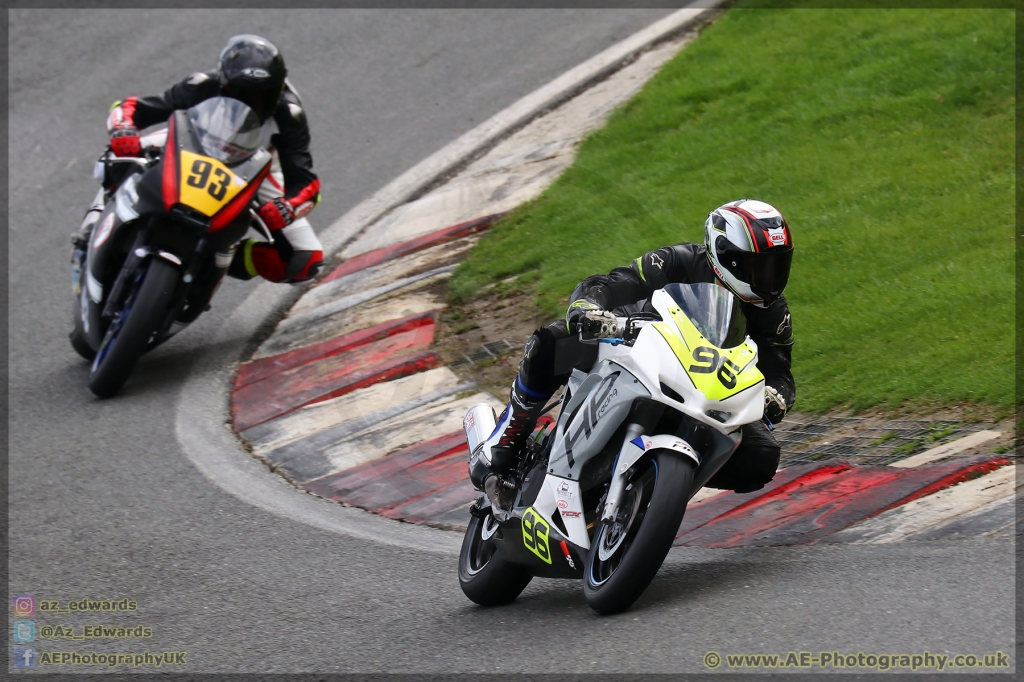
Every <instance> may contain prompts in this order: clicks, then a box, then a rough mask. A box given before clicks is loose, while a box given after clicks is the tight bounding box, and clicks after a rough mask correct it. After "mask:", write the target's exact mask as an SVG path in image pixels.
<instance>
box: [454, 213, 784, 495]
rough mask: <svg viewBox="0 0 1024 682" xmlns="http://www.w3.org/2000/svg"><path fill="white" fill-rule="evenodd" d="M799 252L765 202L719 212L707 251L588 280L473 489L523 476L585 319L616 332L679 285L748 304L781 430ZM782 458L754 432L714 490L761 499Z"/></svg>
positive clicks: (750, 429)
mask: <svg viewBox="0 0 1024 682" xmlns="http://www.w3.org/2000/svg"><path fill="white" fill-rule="evenodd" d="M792 252H793V239H792V235H791V234H790V231H789V226H788V224H787V223H786V221H785V219H784V218H783V217H782V215H781V214H780V213H779V212H778V211H777V210H776V209H775V208H773V207H772V206H770V205H768V204H765V203H763V202H760V201H753V200H740V201H736V202H732V203H729V204H725V205H724V206H721V207H719V208H718V209H716V210H715V211H712V213H711V214H710V215H709V216H708V219H707V222H706V223H705V243H704V244H690V243H681V244H675V245H673V246H665V247H662V248H660V249H657V250H655V251H650V252H648V253H646V254H644V255H643V256H640V257H639V258H637V259H636V260H634V261H633V262H632V263H630V265H629V266H626V267H619V268H615V269H613V270H612V271H611V272H610V273H608V274H606V275H605V274H601V275H593V276H591V277H588V278H586V279H584V280H583V281H582V282H580V283H579V284H578V285H577V286H576V288H575V289H574V290H573V293H572V296H571V303H570V305H569V310H568V313H567V314H566V317H565V319H561V320H557V321H554V322H552V323H551V324H548V325H547V326H544V327H541V328H540V329H538V330H537V331H536V332H534V334H533V335H532V336H531V337H530V339H529V340H528V341H527V343H526V347H525V350H524V354H523V360H522V362H521V363H520V366H519V375H518V376H517V377H516V380H515V382H514V383H513V385H512V390H511V392H510V395H509V404H508V406H507V407H506V408H505V411H504V412H502V414H501V416H500V417H499V419H498V425H497V427H496V428H495V431H494V433H492V434H491V436H490V437H489V438H488V439H487V441H486V443H485V446H484V448H483V451H482V453H481V456H480V459H479V461H473V462H471V463H470V476H471V479H472V480H473V483H474V484H475V485H476V486H477V487H478V488H479V489H481V490H483V489H485V486H486V482H487V479H489V478H492V477H494V476H495V475H497V476H501V475H505V474H507V473H508V472H509V471H510V470H512V469H514V468H515V466H516V464H517V462H518V460H519V458H520V456H521V455H522V451H523V448H524V446H525V444H526V438H527V436H528V435H529V434H530V433H531V432H532V431H533V426H534V424H535V423H536V420H537V418H538V417H539V416H540V412H541V411H542V410H543V406H544V405H545V403H546V402H547V400H548V399H549V398H550V397H551V396H552V395H553V394H554V393H555V391H557V390H558V389H559V388H560V387H561V386H563V385H564V384H565V382H566V381H567V380H568V378H569V374H570V373H571V371H572V368H571V367H570V368H569V369H568V371H565V372H564V373H560V374H558V373H556V370H555V355H556V353H555V348H556V345H557V344H558V342H559V341H561V340H563V339H568V338H569V337H570V336H573V335H575V334H576V333H578V330H579V328H580V325H581V323H582V322H583V320H584V319H585V318H589V319H591V320H596V321H607V322H608V323H609V324H611V325H614V324H615V322H616V319H615V314H614V312H612V311H616V310H618V311H619V312H621V313H623V314H625V312H626V311H623V310H622V309H623V308H624V307H625V308H627V310H629V309H639V307H640V305H642V304H643V302H644V301H645V300H649V299H650V296H651V294H653V293H654V292H655V291H656V290H658V289H661V288H663V287H665V286H666V285H667V284H670V283H683V284H694V283H698V282H708V283H718V284H720V285H722V286H725V287H727V288H728V289H729V290H730V291H732V292H733V294H734V295H736V296H737V298H739V299H740V310H741V311H742V313H743V316H744V318H745V320H746V333H747V335H749V336H750V337H751V339H753V341H754V342H755V343H756V344H757V348H758V360H757V368H758V370H760V372H761V373H762V374H763V375H764V377H765V416H766V417H767V418H768V419H769V421H771V422H772V423H776V422H778V421H780V420H781V419H782V418H783V417H784V416H785V414H786V412H788V411H789V409H790V408H791V407H792V405H793V402H794V400H795V399H796V384H795V382H794V380H793V374H792V371H791V364H792V348H793V325H792V319H791V316H790V312H789V306H788V305H787V303H786V299H785V297H784V296H783V295H782V290H783V289H784V288H785V285H786V281H787V279H788V276H789V265H790V262H791V258H792ZM577 367H579V365H577ZM579 368H580V369H584V368H582V367H579ZM779 456H780V448H779V445H778V443H777V442H776V441H775V438H774V437H773V436H772V434H771V433H770V432H769V430H768V428H767V426H765V425H764V424H763V423H761V422H755V423H753V424H747V425H745V426H743V439H742V441H741V444H740V446H739V447H738V448H737V450H736V452H735V453H734V454H733V456H732V457H731V458H730V459H729V461H728V462H727V463H726V464H725V466H723V467H722V469H721V470H719V471H718V473H716V474H715V476H714V477H713V478H712V479H711V480H710V481H709V482H708V483H707V485H708V486H709V487H712V488H724V489H728V490H735V491H737V492H751V491H754V490H758V489H760V488H762V487H764V485H765V484H766V483H768V482H769V481H771V480H772V478H773V477H774V475H775V471H776V469H777V468H778V464H779ZM485 460H489V461H485ZM487 487H491V486H487Z"/></svg>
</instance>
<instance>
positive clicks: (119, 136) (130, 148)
mask: <svg viewBox="0 0 1024 682" xmlns="http://www.w3.org/2000/svg"><path fill="white" fill-rule="evenodd" d="M110 148H111V149H112V150H113V151H114V155H115V156H141V155H142V142H141V140H140V139H139V131H138V130H136V129H135V128H121V129H119V130H111V131H110Z"/></svg>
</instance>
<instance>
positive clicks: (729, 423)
mask: <svg viewBox="0 0 1024 682" xmlns="http://www.w3.org/2000/svg"><path fill="white" fill-rule="evenodd" d="M651 305H652V306H654V309H655V310H657V311H658V314H660V315H661V317H662V319H665V320H668V319H671V315H670V313H669V311H668V309H669V306H671V305H672V298H671V297H670V296H669V295H668V294H666V293H665V292H664V291H661V290H658V291H655V292H654V295H653V296H652V297H651ZM747 342H748V343H749V344H750V345H751V346H752V347H753V348H754V351H753V356H752V357H751V358H750V361H751V362H755V363H756V362H757V350H756V349H757V344H755V343H754V341H753V340H751V339H750V338H749V337H748V338H747ZM606 347H607V348H609V350H605V348H606ZM606 356H607V357H615V362H617V363H618V364H620V365H622V366H623V367H625V368H626V369H628V370H629V371H630V372H632V373H633V375H634V376H636V377H637V378H638V379H640V381H641V383H642V384H643V385H644V388H646V389H647V390H648V391H650V392H651V397H653V398H654V399H656V400H658V401H659V402H663V403H665V404H666V405H671V406H672V407H674V408H675V409H677V410H679V411H680V412H683V413H684V414H688V415H690V416H691V417H693V418H694V419H696V420H698V421H700V422H703V423H705V424H708V425H709V426H713V427H714V428H715V429H717V430H719V431H721V432H722V433H726V434H727V433H731V432H732V431H735V430H736V429H737V428H739V427H740V426H742V425H743V424H749V423H751V422H756V421H758V420H759V419H760V418H761V416H762V415H763V414H764V381H763V380H762V381H760V382H758V383H757V384H754V385H753V386H751V387H750V388H748V389H746V390H743V391H740V392H739V393H737V394H735V395H733V396H732V397H730V398H728V399H726V400H721V401H720V400H709V399H708V398H707V396H705V395H704V394H703V393H701V392H700V391H698V390H697V388H696V387H695V386H694V385H693V382H692V381H690V377H689V375H688V374H687V373H686V370H685V369H684V368H683V366H682V364H681V363H680V361H679V359H678V358H677V357H676V355H675V353H674V352H673V351H672V349H671V348H670V347H669V345H668V344H667V343H666V342H665V340H664V339H663V338H662V337H661V334H659V333H658V332H657V330H655V329H654V328H653V327H651V326H650V325H647V326H646V327H644V328H643V329H641V330H640V335H639V337H637V340H636V343H635V344H634V345H633V347H632V348H628V347H626V346H614V347H611V346H606V345H602V348H601V355H600V356H599V357H600V359H604V358H605V357H606ZM662 383H664V384H665V385H666V386H668V387H669V388H671V389H672V390H674V391H675V392H676V393H678V394H679V395H680V396H682V398H683V400H684V402H682V403H680V402H678V401H676V400H674V399H673V398H670V397H668V396H667V395H665V394H664V393H663V392H662V390H661V384H662ZM708 410H715V411H717V412H723V413H729V414H730V415H731V416H730V417H729V418H728V419H726V420H725V422H719V421H717V420H715V419H712V418H710V417H708V414H707V412H708Z"/></svg>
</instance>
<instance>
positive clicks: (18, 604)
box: [11, 594, 36, 618]
mask: <svg viewBox="0 0 1024 682" xmlns="http://www.w3.org/2000/svg"><path fill="white" fill-rule="evenodd" d="M11 610H12V611H13V612H14V615H15V616H17V617H19V618H24V617H27V616H34V615H35V613H36V598H35V595H31V594H16V595H14V596H13V597H11Z"/></svg>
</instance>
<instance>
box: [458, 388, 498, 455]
mask: <svg viewBox="0 0 1024 682" xmlns="http://www.w3.org/2000/svg"><path fill="white" fill-rule="evenodd" d="M495 422H496V417H495V415H494V408H492V407H491V406H490V405H488V404H487V403H478V404H476V405H474V406H473V407H471V408H470V409H469V412H467V413H466V417H465V419H463V420H462V428H464V429H465V430H466V444H467V445H468V446H469V458H470V461H474V460H476V459H477V458H479V456H480V454H481V452H482V451H483V447H484V441H485V440H487V437H488V436H490V435H491V434H492V433H493V432H494V426H495ZM486 464H488V465H490V461H488V462H486Z"/></svg>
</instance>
